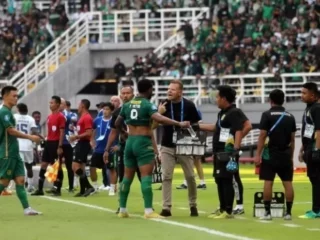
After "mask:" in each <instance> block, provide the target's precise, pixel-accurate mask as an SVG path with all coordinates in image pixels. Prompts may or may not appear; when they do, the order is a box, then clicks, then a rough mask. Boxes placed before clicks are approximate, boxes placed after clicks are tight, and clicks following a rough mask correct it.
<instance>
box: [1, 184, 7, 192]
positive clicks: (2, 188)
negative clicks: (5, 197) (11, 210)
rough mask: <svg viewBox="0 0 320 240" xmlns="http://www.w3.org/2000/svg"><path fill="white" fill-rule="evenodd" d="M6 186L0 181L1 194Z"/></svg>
mask: <svg viewBox="0 0 320 240" xmlns="http://www.w3.org/2000/svg"><path fill="white" fill-rule="evenodd" d="M5 188H6V187H5V186H4V185H2V184H1V183H0V195H1V193H2V191H3V190H4V189H5Z"/></svg>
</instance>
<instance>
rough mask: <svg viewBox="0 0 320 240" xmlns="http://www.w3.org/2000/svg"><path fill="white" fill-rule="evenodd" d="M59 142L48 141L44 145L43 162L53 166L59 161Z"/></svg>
mask: <svg viewBox="0 0 320 240" xmlns="http://www.w3.org/2000/svg"><path fill="white" fill-rule="evenodd" d="M58 147H59V141H46V142H45V144H44V149H43V154H42V162H45V163H49V164H53V163H54V162H55V160H56V159H58V153H57V150H58Z"/></svg>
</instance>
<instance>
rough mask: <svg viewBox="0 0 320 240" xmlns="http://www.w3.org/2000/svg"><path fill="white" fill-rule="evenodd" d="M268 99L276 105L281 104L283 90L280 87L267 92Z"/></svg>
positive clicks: (282, 101)
mask: <svg viewBox="0 0 320 240" xmlns="http://www.w3.org/2000/svg"><path fill="white" fill-rule="evenodd" d="M269 98H270V100H271V101H272V102H273V103H274V104H276V105H280V106H281V105H282V104H283V103H284V92H283V91H282V90H280V89H274V90H272V91H271V92H270V94H269Z"/></svg>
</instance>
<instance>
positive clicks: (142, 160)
mask: <svg viewBox="0 0 320 240" xmlns="http://www.w3.org/2000/svg"><path fill="white" fill-rule="evenodd" d="M152 88H153V86H152V82H151V81H150V80H147V79H145V80H140V81H139V82H138V92H139V95H138V96H136V97H135V98H133V99H132V100H131V101H129V102H127V103H125V104H124V105H123V107H122V109H121V112H120V115H119V116H118V118H117V120H116V123H115V125H116V127H117V129H118V131H119V132H121V131H123V130H122V123H123V120H124V121H125V123H126V124H127V126H128V130H127V131H128V132H127V133H128V139H127V142H126V147H125V150H124V165H125V170H124V178H123V180H122V183H121V186H120V212H119V214H118V216H119V217H121V218H127V217H129V214H128V211H127V208H126V207H127V199H128V195H129V192H130V186H131V183H132V181H133V178H134V175H135V172H136V168H139V170H140V172H141V191H142V195H143V199H144V208H145V212H144V217H145V218H163V217H162V216H160V215H159V214H157V213H155V212H154V211H153V208H152V202H153V193H152V188H151V184H152V171H153V167H154V161H155V152H154V148H153V146H152V129H151V123H152V120H154V121H156V122H159V123H161V124H165V125H173V126H176V127H180V128H188V127H190V122H177V121H174V120H171V119H170V118H167V117H164V116H162V115H161V114H160V113H158V108H157V106H155V105H153V104H152V103H151V102H150V99H151V97H152V90H153V89H152Z"/></svg>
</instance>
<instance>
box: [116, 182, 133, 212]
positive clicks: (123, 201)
mask: <svg viewBox="0 0 320 240" xmlns="http://www.w3.org/2000/svg"><path fill="white" fill-rule="evenodd" d="M131 183H132V179H128V178H126V177H124V178H123V180H122V183H121V186H120V194H119V196H120V200H119V202H120V208H126V207H127V200H128V195H129V192H130V186H131Z"/></svg>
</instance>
